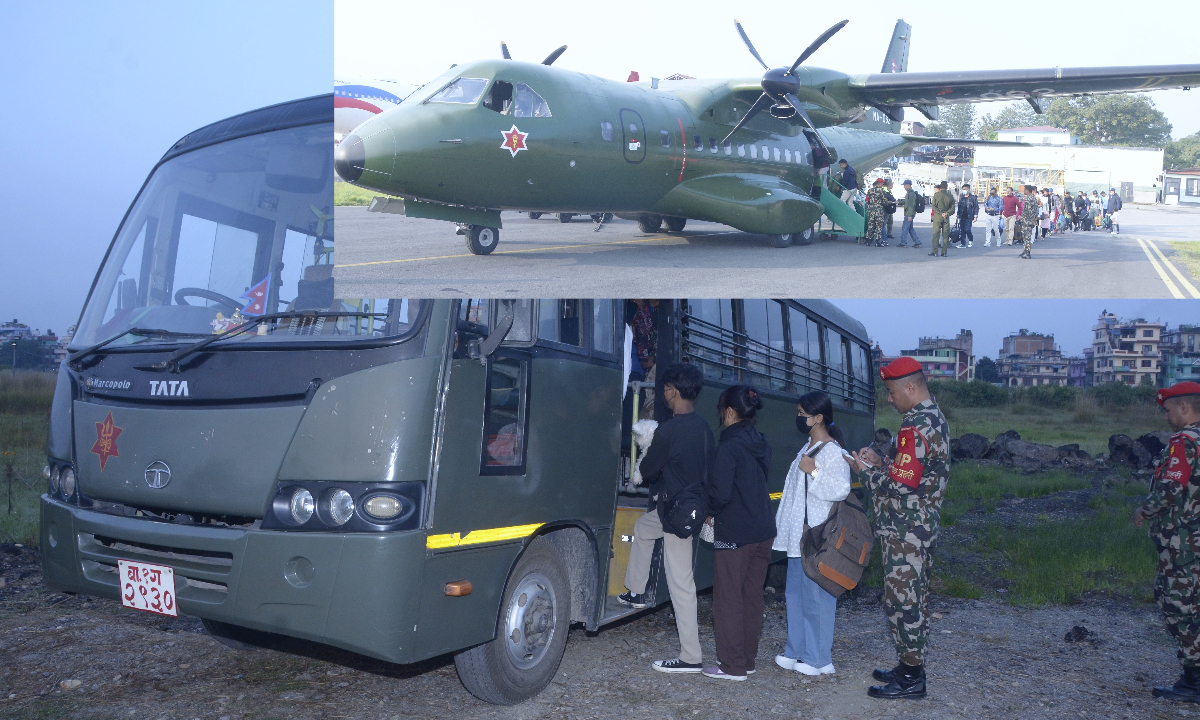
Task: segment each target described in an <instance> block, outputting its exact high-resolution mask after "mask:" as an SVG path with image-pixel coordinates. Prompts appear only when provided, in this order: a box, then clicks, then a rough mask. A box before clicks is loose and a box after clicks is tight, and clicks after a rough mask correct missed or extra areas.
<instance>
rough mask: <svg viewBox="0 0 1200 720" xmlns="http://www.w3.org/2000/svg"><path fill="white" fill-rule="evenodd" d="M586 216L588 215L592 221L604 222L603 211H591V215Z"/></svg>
mask: <svg viewBox="0 0 1200 720" xmlns="http://www.w3.org/2000/svg"><path fill="white" fill-rule="evenodd" d="M588 217H590V218H591V219H592V222H594V223H599V222H604V213H592V214H591V215H588Z"/></svg>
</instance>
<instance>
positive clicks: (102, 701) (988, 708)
mask: <svg viewBox="0 0 1200 720" xmlns="http://www.w3.org/2000/svg"><path fill="white" fill-rule="evenodd" d="M0 549H2V550H3V552H0V575H2V576H3V578H4V581H5V585H4V587H3V589H0V717H5V718H55V717H79V718H181V719H185V720H186V719H187V718H219V719H221V720H224V719H225V718H228V719H229V720H234V719H239V720H240V719H250V718H333V717H337V718H366V719H370V720H391V719H393V718H410V717H413V718H415V717H420V718H489V717H496V718H514V719H516V718H520V719H524V718H612V717H621V718H655V719H660V718H676V719H686V718H697V719H701V718H726V717H759V716H766V717H794V718H824V719H825V720H831V719H833V718H876V717H880V718H888V717H902V716H904V717H921V718H1012V717H1021V718H1042V717H1045V718H1076V717H1096V718H1160V717H1161V718H1166V717H1180V716H1200V707H1196V708H1192V707H1180V706H1177V705H1174V704H1169V703H1167V702H1166V701H1162V700H1155V699H1152V698H1151V696H1150V687H1151V686H1152V685H1153V684H1155V683H1165V682H1171V681H1173V680H1174V677H1175V675H1176V674H1177V666H1176V664H1175V663H1176V661H1175V656H1174V650H1173V647H1172V645H1171V644H1170V641H1169V639H1168V637H1167V635H1166V634H1165V632H1164V631H1163V629H1162V626H1161V624H1160V622H1159V620H1158V614H1157V611H1156V610H1155V608H1153V607H1152V606H1147V605H1140V604H1129V603H1124V602H1114V601H1107V600H1105V601H1099V600H1097V601H1089V602H1086V603H1083V604H1078V605H1072V606H1066V607H1062V606H1052V607H1043V608H1036V609H1018V608H1014V607H1012V606H1010V605H1008V604H1005V603H1003V602H1001V601H997V600H992V599H989V600H958V599H955V598H949V597H945V596H940V595H935V596H934V599H933V602H932V608H931V609H932V611H933V612H935V613H936V614H935V615H934V618H933V620H932V639H931V648H930V652H929V659H928V663H927V664H928V672H929V679H930V693H929V697H928V698H926V699H925V700H921V701H904V702H885V701H878V700H871V699H869V698H868V697H867V696H866V687H867V685H868V684H870V682H871V680H870V672H871V669H872V668H874V667H877V666H890V665H891V664H892V663H893V662H894V654H893V651H892V649H891V647H890V637H889V634H888V631H887V626H886V623H885V621H884V617H883V613H882V610H881V608H880V604H879V601H878V591H868V592H866V593H864V594H863V595H862V596H860V597H858V598H853V599H848V600H847V601H846V602H843V603H842V605H841V606H840V607H839V608H838V618H837V633H836V639H835V642H834V651H833V652H834V663H835V665H836V666H837V673H836V674H835V675H833V676H825V677H822V678H819V679H811V678H806V677H803V676H801V675H798V674H796V673H794V672H787V671H784V670H781V669H780V668H778V667H776V666H775V664H774V663H773V662H772V658H773V656H774V655H775V654H776V653H777V652H779V651H780V650H781V649H782V647H783V642H784V639H785V636H786V624H785V621H784V610H785V609H784V605H783V602H782V598H781V597H779V596H778V595H777V594H776V593H773V592H771V591H770V590H768V592H767V597H768V600H769V602H768V604H767V612H766V623H765V628H764V633H763V639H762V645H761V648H760V656H759V664H758V673H757V674H755V675H754V676H752V677H751V678H750V679H749V680H748V681H747V682H744V683H733V682H728V681H719V680H711V679H708V678H705V677H702V676H698V675H683V676H671V675H662V674H659V673H656V672H653V671H652V670H650V667H649V663H650V661H651V660H654V659H655V658H666V657H673V656H674V654H675V653H676V652H677V651H678V644H677V641H676V639H675V630H674V620H673V618H672V617H671V610H670V608H669V607H666V608H662V609H659V610H657V611H654V612H647V613H645V614H642V615H640V616H637V617H635V618H632V619H631V620H628V621H626V622H623V623H621V624H619V625H616V626H614V627H609V628H606V629H604V630H602V631H601V632H599V633H596V634H594V635H590V636H589V634H588V633H585V632H584V631H583V630H582V629H577V630H574V631H572V633H571V637H570V642H569V643H568V645H567V651H566V656H565V657H564V659H563V663H562V667H561V669H560V671H559V674H558V677H557V678H556V679H555V681H554V682H553V683H552V684H551V686H550V687H549V688H548V689H547V690H546V691H545V692H544V693H542V694H541V695H540V696H539V697H537V698H536V699H534V700H532V701H530V702H527V703H525V704H523V705H519V706H515V707H507V708H502V707H495V706H491V705H487V704H485V703H482V702H480V701H478V700H476V699H475V698H473V697H472V696H470V695H469V694H467V692H466V691H465V690H463V688H462V686H461V684H459V682H458V678H457V677H456V675H455V670H454V664H453V661H452V660H451V659H450V658H449V657H442V658H436V659H433V660H430V661H427V662H425V663H422V664H420V665H417V666H396V665H390V664H387V663H382V662H378V661H375V660H371V659H368V658H363V657H361V656H357V655H354V654H351V653H346V652H343V651H340V650H334V649H331V648H328V647H324V646H321V645H316V644H312V643H306V642H300V641H295V640H282V641H281V642H279V643H278V644H277V645H275V646H274V647H271V648H260V649H254V650H248V651H238V650H232V649H229V648H226V647H225V646H223V645H220V644H218V643H217V642H216V641H214V640H213V639H212V638H211V637H210V636H209V635H207V634H206V633H205V632H204V630H203V628H202V627H201V625H200V623H199V621H197V620H195V619H192V618H179V619H168V618H161V617H158V616H154V615H149V614H144V613H139V612H136V611H133V610H126V609H123V608H121V607H120V606H119V605H118V604H117V603H116V602H115V601H108V600H97V599H91V598H85V597H68V596H66V595H60V594H56V593H48V592H44V591H43V590H42V589H41V587H40V573H39V571H38V564H37V563H38V555H37V552H36V550H31V549H27V548H18V547H14V546H5V547H3V548H0ZM711 607H712V603H711V596H709V595H707V594H705V595H703V596H702V597H701V600H700V622H701V639H702V642H703V644H704V651H705V655H706V658H712V657H714V654H715V651H714V646H713V636H712V618H711ZM1076 627H1082V628H1086V633H1085V632H1083V631H1081V630H1074V628H1076ZM1068 635H1070V640H1068V639H1067V636H1068Z"/></svg>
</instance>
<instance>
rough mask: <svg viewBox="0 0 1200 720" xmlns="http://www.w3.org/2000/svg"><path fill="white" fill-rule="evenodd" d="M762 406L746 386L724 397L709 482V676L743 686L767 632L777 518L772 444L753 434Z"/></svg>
mask: <svg viewBox="0 0 1200 720" xmlns="http://www.w3.org/2000/svg"><path fill="white" fill-rule="evenodd" d="M762 406H763V402H762V399H761V398H759V396H758V391H757V390H755V389H754V388H751V387H750V386H748V385H734V386H733V387H731V388H729V389H728V390H726V391H725V392H723V393H721V398H720V400H719V401H718V402H717V413H718V415H719V416H720V418H721V425H722V426H723V428H724V429H723V430H722V431H721V442H720V444H719V445H718V446H717V456H716V459H715V461H714V462H713V471H712V476H711V479H710V481H709V484H708V498H707V500H708V512H709V516H710V517H709V522H711V523H712V524H713V536H714V541H713V548H714V552H713V631H714V633H715V634H716V639H717V662H718V665H717V666H716V667H710V668H706V669H705V670H704V674H705V675H707V676H708V677H711V678H718V679H722V680H745V679H746V675H747V674H748V673H752V672H754V660H755V657H756V656H757V655H758V638H759V636H760V635H761V634H762V618H763V583H764V582H765V581H766V578H767V566H768V565H769V564H770V562H771V543H772V541H773V540H774V538H775V513H773V512H772V511H771V497H770V494H769V493H768V492H767V468H769V467H770V465H771V446H770V445H768V444H767V439H766V438H765V437H763V435H762V433H760V432H758V431H757V430H755V429H754V421H755V415H757V414H758V411H759V410H761V409H762Z"/></svg>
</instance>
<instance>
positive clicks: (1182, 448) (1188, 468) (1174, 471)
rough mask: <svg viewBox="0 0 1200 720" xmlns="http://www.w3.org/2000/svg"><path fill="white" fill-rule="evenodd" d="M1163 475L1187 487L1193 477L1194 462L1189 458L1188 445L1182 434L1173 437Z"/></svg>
mask: <svg viewBox="0 0 1200 720" xmlns="http://www.w3.org/2000/svg"><path fill="white" fill-rule="evenodd" d="M1162 476H1163V478H1165V479H1167V480H1172V481H1174V482H1177V483H1179V484H1180V485H1183V486H1185V487H1186V486H1187V484H1188V481H1189V480H1191V479H1192V464H1191V463H1190V462H1188V459H1187V445H1186V444H1184V441H1183V437H1182V436H1180V435H1176V436H1175V437H1173V438H1171V445H1170V449H1169V450H1168V451H1167V467H1166V468H1165V469H1164V470H1163V473H1162Z"/></svg>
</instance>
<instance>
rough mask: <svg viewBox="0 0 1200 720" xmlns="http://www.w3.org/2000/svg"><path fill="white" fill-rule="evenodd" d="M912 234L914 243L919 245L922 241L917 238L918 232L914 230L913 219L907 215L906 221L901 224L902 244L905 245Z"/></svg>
mask: <svg viewBox="0 0 1200 720" xmlns="http://www.w3.org/2000/svg"><path fill="white" fill-rule="evenodd" d="M910 235H911V236H912V239H913V245H917V244H918V243H920V242H921V241H920V240H918V239H917V232H916V231H915V230H913V219H912V218H910V217H906V218H904V222H903V223H901V224H900V244H901V245H904V244H905V243H907V242H908V238H909V236H910Z"/></svg>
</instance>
